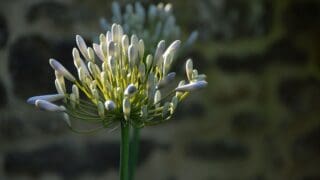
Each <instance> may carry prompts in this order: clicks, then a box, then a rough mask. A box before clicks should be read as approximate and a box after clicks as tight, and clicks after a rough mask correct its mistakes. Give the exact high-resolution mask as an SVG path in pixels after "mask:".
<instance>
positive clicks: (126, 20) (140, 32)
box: [100, 2, 198, 53]
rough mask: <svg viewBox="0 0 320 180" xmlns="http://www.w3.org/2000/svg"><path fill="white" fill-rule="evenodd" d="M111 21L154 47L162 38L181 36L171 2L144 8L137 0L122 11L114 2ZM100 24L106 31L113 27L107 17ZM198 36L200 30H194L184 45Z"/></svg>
mask: <svg viewBox="0 0 320 180" xmlns="http://www.w3.org/2000/svg"><path fill="white" fill-rule="evenodd" d="M111 22H114V23H117V24H121V25H122V27H123V30H124V32H125V33H126V34H136V35H137V36H138V37H140V38H142V39H144V40H145V44H146V47H148V48H153V45H154V44H156V43H158V42H159V41H160V40H162V39H163V40H165V41H166V42H171V41H173V40H175V39H179V38H180V36H181V32H180V27H179V26H178V25H177V24H176V19H175V16H174V15H173V13H172V5H171V4H170V3H168V4H163V3H159V4H158V5H154V4H151V5H149V7H148V8H144V7H143V6H142V4H141V3H140V2H136V3H135V4H134V5H132V4H127V5H126V6H125V9H124V12H123V13H122V12H121V7H120V4H119V3H118V2H113V3H112V19H111ZM100 24H101V27H102V28H103V29H105V30H106V31H107V30H109V29H110V28H111V24H110V23H109V22H108V20H106V19H105V18H102V19H101V20H100ZM197 37H198V32H197V31H193V32H192V33H191V34H190V36H189V37H188V39H187V41H186V43H184V44H185V45H184V47H188V46H190V45H192V44H193V43H194V41H195V40H196V39H197ZM184 47H183V48H184ZM148 50H149V49H147V51H148ZM150 50H154V49H150ZM148 53H150V52H148Z"/></svg>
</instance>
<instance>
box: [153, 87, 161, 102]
mask: <svg viewBox="0 0 320 180" xmlns="http://www.w3.org/2000/svg"><path fill="white" fill-rule="evenodd" d="M160 100H161V92H160V91H159V90H157V91H156V93H155V95H154V104H157V103H159V102H160Z"/></svg>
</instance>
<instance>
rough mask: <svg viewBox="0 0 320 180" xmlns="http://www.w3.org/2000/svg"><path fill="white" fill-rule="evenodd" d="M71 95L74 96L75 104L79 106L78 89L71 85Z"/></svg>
mask: <svg viewBox="0 0 320 180" xmlns="http://www.w3.org/2000/svg"><path fill="white" fill-rule="evenodd" d="M72 93H73V94H74V95H75V98H76V102H77V104H79V101H80V94H79V88H78V86H76V85H75V84H73V85H72Z"/></svg>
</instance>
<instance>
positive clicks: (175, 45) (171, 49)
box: [164, 40, 181, 56]
mask: <svg viewBox="0 0 320 180" xmlns="http://www.w3.org/2000/svg"><path fill="white" fill-rule="evenodd" d="M180 44H181V41H180V40H175V41H174V42H173V43H171V44H170V46H169V47H168V48H167V50H166V51H165V52H164V56H166V54H169V53H170V54H172V56H174V55H175V54H176V53H177V51H178V49H179V47H180Z"/></svg>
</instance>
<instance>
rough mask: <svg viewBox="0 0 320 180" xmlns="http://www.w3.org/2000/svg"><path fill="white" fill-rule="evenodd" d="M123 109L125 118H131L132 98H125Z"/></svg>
mask: <svg viewBox="0 0 320 180" xmlns="http://www.w3.org/2000/svg"><path fill="white" fill-rule="evenodd" d="M122 109H123V114H124V118H125V120H129V117H130V112H131V105H130V100H129V99H128V98H124V99H123V102H122Z"/></svg>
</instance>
